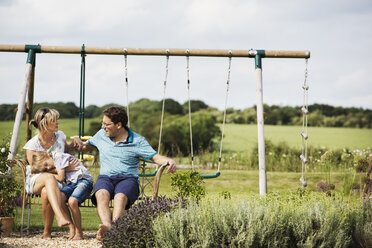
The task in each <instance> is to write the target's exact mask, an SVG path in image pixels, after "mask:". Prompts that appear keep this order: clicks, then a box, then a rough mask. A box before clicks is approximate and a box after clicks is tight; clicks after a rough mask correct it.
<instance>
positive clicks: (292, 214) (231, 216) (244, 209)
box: [153, 190, 372, 247]
mask: <svg viewBox="0 0 372 248" xmlns="http://www.w3.org/2000/svg"><path fill="white" fill-rule="evenodd" d="M371 223H372V208H371V205H369V204H365V205H361V204H360V203H358V202H356V203H350V202H346V201H344V200H342V198H340V197H338V196H335V197H322V196H321V195H320V194H317V193H315V192H309V191H304V190H302V191H300V192H297V193H292V194H288V195H279V194H268V195H267V196H266V197H258V196H250V197H249V198H248V199H240V200H235V201H231V200H224V199H221V198H218V199H213V200H212V199H210V200H203V201H200V202H199V203H198V204H192V203H191V204H189V205H188V208H187V209H176V210H175V211H172V212H171V213H170V214H168V215H163V216H161V217H159V218H157V219H156V220H154V224H153V229H154V233H155V245H156V247H371V246H370V245H371V243H370V242H371V241H372V240H371V235H372V224H371Z"/></svg>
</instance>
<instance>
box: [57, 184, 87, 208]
mask: <svg viewBox="0 0 372 248" xmlns="http://www.w3.org/2000/svg"><path fill="white" fill-rule="evenodd" d="M92 189H93V182H92V181H89V180H86V179H80V180H78V181H77V182H76V183H69V184H67V185H65V186H64V187H63V188H62V189H61V192H62V193H64V194H65V195H66V199H68V198H70V197H74V198H76V199H77V200H78V202H79V204H81V203H83V202H84V201H85V200H86V199H87V198H88V197H89V196H90V192H92Z"/></svg>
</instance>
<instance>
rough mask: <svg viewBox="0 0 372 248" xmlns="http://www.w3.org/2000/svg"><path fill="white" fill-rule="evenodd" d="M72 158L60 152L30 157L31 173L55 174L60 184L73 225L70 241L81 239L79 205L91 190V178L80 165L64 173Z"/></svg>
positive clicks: (36, 153) (36, 154)
mask: <svg viewBox="0 0 372 248" xmlns="http://www.w3.org/2000/svg"><path fill="white" fill-rule="evenodd" d="M71 157H73V156H72V155H70V154H67V153H61V152H52V153H47V152H35V153H34V154H33V156H32V165H31V173H42V172H50V173H55V174H56V175H55V177H56V179H57V181H59V182H61V183H62V185H63V187H62V189H61V192H63V193H64V194H65V196H66V199H67V201H68V205H69V207H70V209H71V212H72V216H73V219H74V224H75V225H74V224H71V225H70V239H75V240H76V239H82V238H83V232H82V227H81V213H80V209H79V204H81V203H82V202H84V201H85V199H87V198H88V197H89V196H90V193H91V191H92V189H93V178H92V176H91V174H90V173H89V171H88V170H87V169H86V168H85V167H84V165H83V164H82V163H80V164H79V165H78V166H77V167H76V170H74V171H65V168H66V167H68V165H69V160H70V159H71Z"/></svg>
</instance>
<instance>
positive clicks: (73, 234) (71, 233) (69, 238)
mask: <svg viewBox="0 0 372 248" xmlns="http://www.w3.org/2000/svg"><path fill="white" fill-rule="evenodd" d="M69 228H70V233H69V235H68V240H71V239H73V238H74V236H75V225H73V224H70V225H69Z"/></svg>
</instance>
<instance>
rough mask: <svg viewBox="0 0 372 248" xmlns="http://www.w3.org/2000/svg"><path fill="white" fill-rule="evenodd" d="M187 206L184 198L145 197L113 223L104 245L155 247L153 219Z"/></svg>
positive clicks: (106, 234)
mask: <svg viewBox="0 0 372 248" xmlns="http://www.w3.org/2000/svg"><path fill="white" fill-rule="evenodd" d="M186 206H187V203H186V201H185V200H184V199H183V198H175V199H169V198H166V197H159V198H156V199H154V200H151V199H145V200H143V201H141V202H139V203H138V204H136V205H134V206H133V207H132V208H130V209H129V210H128V211H127V212H125V213H124V215H123V216H122V217H120V218H119V219H118V220H117V221H116V222H115V223H113V227H112V228H111V230H110V231H108V232H106V233H105V235H104V239H103V247H113V248H115V247H154V233H153V229H152V221H153V219H154V218H156V217H157V216H159V215H161V214H164V213H168V212H170V211H171V210H172V209H174V208H177V207H181V208H186Z"/></svg>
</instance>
